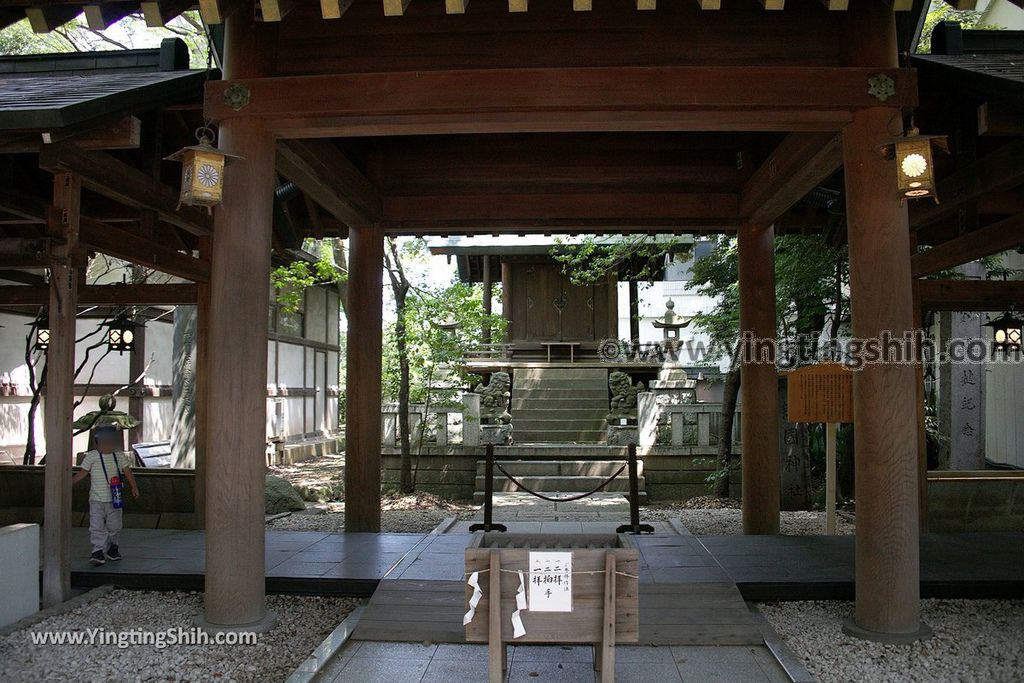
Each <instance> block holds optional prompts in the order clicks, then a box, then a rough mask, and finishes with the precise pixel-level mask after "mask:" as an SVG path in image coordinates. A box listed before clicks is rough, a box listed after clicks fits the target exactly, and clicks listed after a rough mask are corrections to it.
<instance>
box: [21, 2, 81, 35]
mask: <svg viewBox="0 0 1024 683" xmlns="http://www.w3.org/2000/svg"><path fill="white" fill-rule="evenodd" d="M81 12H82V8H81V6H79V5H46V6H42V7H26V8H25V16H27V17H28V23H29V25H30V26H31V27H32V31H33V32H35V33H49V32H50V31H52V30H53V29H55V28H60V27H61V26H63V25H64V24H66V23H68V22H69V21H71V20H72V19H74V18H75V17H77V16H78V15H79V14H81Z"/></svg>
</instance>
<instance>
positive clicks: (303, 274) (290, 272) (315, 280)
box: [270, 240, 347, 314]
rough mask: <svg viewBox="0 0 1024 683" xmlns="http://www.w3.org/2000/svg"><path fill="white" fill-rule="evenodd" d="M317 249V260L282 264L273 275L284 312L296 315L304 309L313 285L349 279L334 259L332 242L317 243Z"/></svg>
mask: <svg viewBox="0 0 1024 683" xmlns="http://www.w3.org/2000/svg"><path fill="white" fill-rule="evenodd" d="M313 248H314V251H315V252H316V256H317V260H316V262H314V263H309V262H307V261H293V262H291V263H289V264H288V265H286V266H278V267H277V268H275V269H274V270H273V272H271V274H270V282H271V284H272V285H273V287H274V295H275V297H276V299H277V305H278V306H279V307H280V309H281V311H282V312H283V313H286V314H292V313H297V312H298V311H300V310H301V309H302V301H303V296H304V295H305V291H306V289H308V288H309V287H313V286H315V285H323V284H333V283H336V282H344V281H345V279H346V278H347V273H345V272H344V271H342V270H341V269H340V268H339V267H338V266H337V264H336V263H335V262H334V253H333V251H332V250H331V246H330V243H329V242H327V241H323V240H321V241H319V242H314V243H313Z"/></svg>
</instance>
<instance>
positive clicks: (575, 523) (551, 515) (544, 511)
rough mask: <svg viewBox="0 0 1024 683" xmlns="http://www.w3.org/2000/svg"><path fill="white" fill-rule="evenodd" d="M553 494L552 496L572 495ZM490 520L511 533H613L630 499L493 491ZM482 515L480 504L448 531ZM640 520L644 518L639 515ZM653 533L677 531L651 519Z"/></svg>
mask: <svg viewBox="0 0 1024 683" xmlns="http://www.w3.org/2000/svg"><path fill="white" fill-rule="evenodd" d="M571 495H574V494H571V493H559V494H552V497H557V496H571ZM493 500H494V514H493V521H495V522H501V523H502V524H504V525H505V526H507V527H508V530H509V532H511V533H527V534H533V533H591V534H599V533H612V532H614V531H615V528H616V527H618V526H619V525H621V524H628V523H629V501H627V500H626V497H625V496H624V495H623V494H621V493H596V494H594V495H593V496H590V497H589V498H584V499H582V500H577V501H569V502H565V503H556V502H551V501H547V500H542V499H540V498H536V497H534V496H532V495H530V494H529V493H499V492H495V494H494V499H493ZM483 518H484V512H483V507H481V508H480V510H478V511H477V513H476V515H475V516H474V517H473V520H472V521H462V522H458V523H457V524H456V525H455V526H454V527H452V528H451V529H450V530H449V532H448V533H468V532H469V526H470V525H471V524H473V523H474V522H481V521H483ZM640 521H642V522H643V521H646V520H644V519H642V518H641V520H640ZM650 524H651V525H652V526H653V527H654V531H655V533H659V534H662V533H667V534H675V533H677V532H676V531H675V530H674V529H673V528H672V527H671V525H670V524H669V523H668V522H665V521H657V522H650Z"/></svg>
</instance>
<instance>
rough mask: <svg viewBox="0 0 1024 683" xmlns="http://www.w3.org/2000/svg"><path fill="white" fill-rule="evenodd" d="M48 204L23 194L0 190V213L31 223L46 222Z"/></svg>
mask: <svg viewBox="0 0 1024 683" xmlns="http://www.w3.org/2000/svg"><path fill="white" fill-rule="evenodd" d="M49 206H50V204H49V202H47V201H45V200H43V199H40V198H39V197H35V196H33V195H30V194H28V193H25V192H19V193H17V194H15V193H13V192H7V191H5V190H0V211H4V212H5V213H9V214H13V215H15V216H19V217H21V218H24V219H26V220H28V221H30V222H33V223H42V222H45V221H46V215H47V209H48V208H49Z"/></svg>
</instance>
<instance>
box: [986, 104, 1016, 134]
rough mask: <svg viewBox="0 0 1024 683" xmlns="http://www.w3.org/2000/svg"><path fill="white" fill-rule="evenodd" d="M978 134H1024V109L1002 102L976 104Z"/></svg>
mask: <svg viewBox="0 0 1024 683" xmlns="http://www.w3.org/2000/svg"><path fill="white" fill-rule="evenodd" d="M978 135H1006V136H1010V137H1020V136H1024V110H1021V109H1015V108H1013V107H1010V106H1008V105H1006V104H1005V103H1003V102H982V103H981V104H979V105H978Z"/></svg>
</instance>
